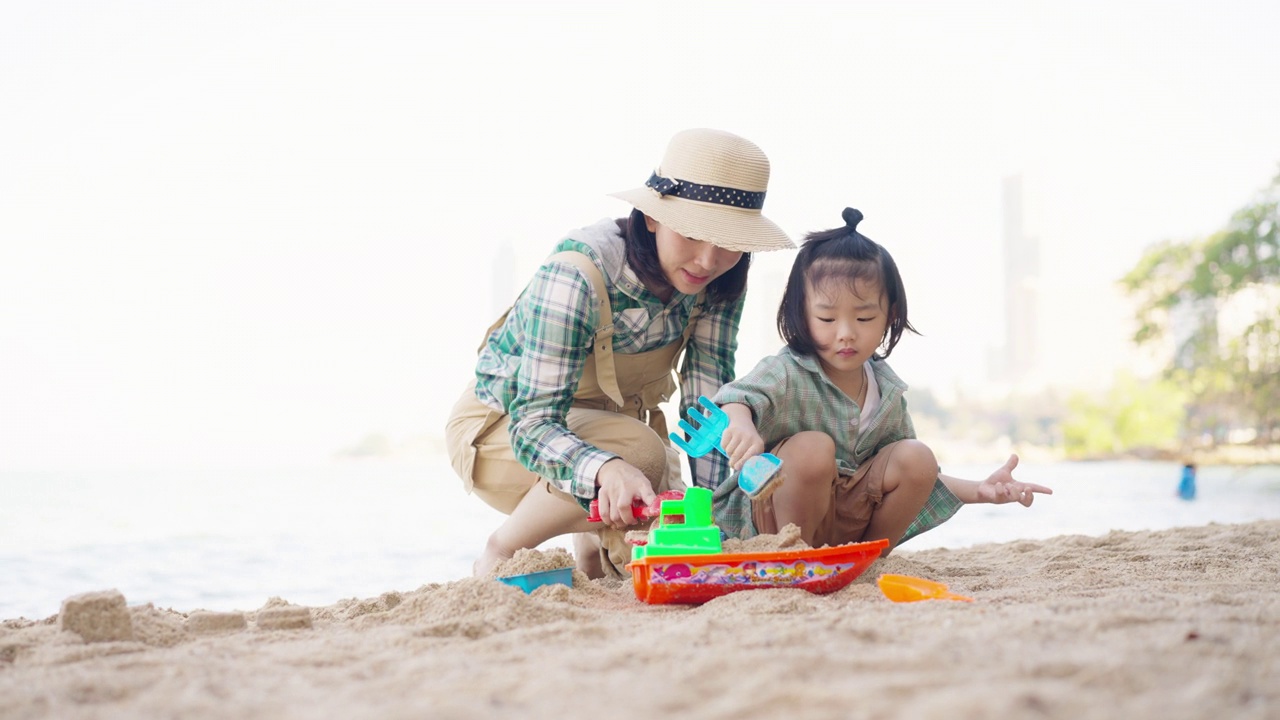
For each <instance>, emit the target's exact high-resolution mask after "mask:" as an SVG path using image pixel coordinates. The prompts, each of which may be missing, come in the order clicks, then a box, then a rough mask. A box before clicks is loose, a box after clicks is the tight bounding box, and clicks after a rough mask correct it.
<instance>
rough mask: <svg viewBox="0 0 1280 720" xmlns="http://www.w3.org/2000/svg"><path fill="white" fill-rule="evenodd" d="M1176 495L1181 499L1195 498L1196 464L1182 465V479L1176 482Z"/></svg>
mask: <svg viewBox="0 0 1280 720" xmlns="http://www.w3.org/2000/svg"><path fill="white" fill-rule="evenodd" d="M1178 497H1180V498H1182V499H1183V500H1195V499H1196V466H1195V465H1194V464H1192V463H1187V464H1186V465H1183V466H1182V481H1181V482H1179V483H1178Z"/></svg>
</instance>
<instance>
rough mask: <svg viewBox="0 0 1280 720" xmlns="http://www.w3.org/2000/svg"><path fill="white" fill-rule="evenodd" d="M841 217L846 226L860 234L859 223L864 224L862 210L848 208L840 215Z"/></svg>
mask: <svg viewBox="0 0 1280 720" xmlns="http://www.w3.org/2000/svg"><path fill="white" fill-rule="evenodd" d="M840 217H842V218H844V224H845V225H848V226H849V229H850V230H852V231H854V232H858V223H860V222H862V211H861V210H856V209H854V208H851V207H847V208H845V209H844V212H842V213H840Z"/></svg>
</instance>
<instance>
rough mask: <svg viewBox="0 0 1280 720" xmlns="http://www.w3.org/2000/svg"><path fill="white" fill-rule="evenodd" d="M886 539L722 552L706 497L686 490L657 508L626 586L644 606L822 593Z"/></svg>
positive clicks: (855, 571) (850, 574)
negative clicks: (756, 594) (738, 595)
mask: <svg viewBox="0 0 1280 720" xmlns="http://www.w3.org/2000/svg"><path fill="white" fill-rule="evenodd" d="M888 546H889V541H888V540H875V541H873V542H863V543H851V544H849V545H839V546H836V547H825V548H816V549H805V550H779V551H772V552H748V553H726V552H723V545H722V542H721V537H720V528H718V527H716V525H715V524H714V523H713V522H712V520H711V491H710V490H707V489H705V488H690V489H689V490H688V492H686V493H685V494H684V496H683V498H681V499H669V500H663V501H662V509H661V513H660V514H659V517H658V521H657V523H656V525H655V526H654V528H653V529H652V530H650V531H649V538H648V541H647V542H645V543H644V544H643V545H637V546H636V547H634V548H632V551H631V562H630V563H628V564H627V569H628V570H630V571H631V584H632V586H633V588H634V589H635V593H636V597H637V598H639V599H640V600H642V601H644V602H647V603H655V604H656V603H691V604H697V603H703V602H706V601H708V600H711V599H712V598H716V597H720V596H721V595H727V594H728V593H731V592H737V591H739V590H759V589H763V588H799V589H801V590H808V591H809V592H813V593H829V592H834V591H836V590H839V589H840V588H842V587H844V586H846V585H848V584H849V583H850V582H852V581H853V579H854V578H856V577H858V575H861V574H862V572H863V571H864V570H866V569H867V568H868V567H869V566H870V565H871V563H873V562H875V560H876V558H878V557H880V552H881V551H882V550H884V549H885V548H886V547H888Z"/></svg>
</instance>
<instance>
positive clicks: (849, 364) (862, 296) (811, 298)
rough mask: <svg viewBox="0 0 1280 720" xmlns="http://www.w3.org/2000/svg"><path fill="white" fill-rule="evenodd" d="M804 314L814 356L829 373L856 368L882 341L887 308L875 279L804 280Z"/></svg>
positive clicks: (885, 325)
mask: <svg viewBox="0 0 1280 720" xmlns="http://www.w3.org/2000/svg"><path fill="white" fill-rule="evenodd" d="M805 305H806V307H805V314H806V317H807V318H808V322H809V335H810V337H812V338H813V341H814V344H815V345H817V346H818V358H819V359H820V360H821V361H822V363H823V365H824V366H825V368H826V369H827V370H828V371H829V372H831V371H834V372H836V373H840V372H849V371H853V370H858V369H860V368H861V367H862V364H863V363H865V362H866V361H867V360H868V359H870V358H871V356H872V355H873V354H874V353H875V351H876V348H878V347H880V343H881V342H883V341H884V333H885V328H886V327H887V325H888V323H889V312H888V311H889V309H888V307H887V306H886V303H885V297H884V292H883V290H881V288H880V284H879V283H876V282H867V281H863V280H859V281H857V282H856V283H855V284H854V285H853V287H852V288H850V287H849V284H848V283H847V282H844V281H843V280H831V281H827V282H824V283H822V284H821V285H819V286H817V287H814V286H813V285H812V284H810V283H808V282H806V283H805Z"/></svg>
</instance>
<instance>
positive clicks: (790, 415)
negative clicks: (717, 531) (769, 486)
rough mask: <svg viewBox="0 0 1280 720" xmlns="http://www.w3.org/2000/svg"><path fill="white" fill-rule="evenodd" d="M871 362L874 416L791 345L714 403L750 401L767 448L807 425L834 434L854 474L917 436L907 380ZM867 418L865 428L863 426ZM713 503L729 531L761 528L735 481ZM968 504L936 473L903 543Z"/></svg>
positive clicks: (740, 533) (841, 462)
mask: <svg viewBox="0 0 1280 720" xmlns="http://www.w3.org/2000/svg"><path fill="white" fill-rule="evenodd" d="M870 362H871V371H872V374H874V375H875V378H876V387H877V388H879V390H880V405H879V407H877V408H876V410H875V412H874V413H873V414H872V416H871V417H870V418H863V417H862V413H861V410H860V409H859V408H858V404H857V403H855V402H853V401H852V400H850V399H849V396H848V395H845V394H844V391H842V390H840V389H839V388H837V387H836V386H835V384H834V383H832V382H831V380H830V379H829V378H827V375H826V373H824V372H823V371H822V366H821V365H820V364H819V362H818V359H817V358H814V357H811V356H807V355H799V354H797V353H795V352H793V351H792V350H791V348H790V347H784V348H782V350H780V351H779V352H778V354H777V355H772V356H770V357H766V358H764V359H762V360H761V361H760V362H759V364H757V365H756V367H755V369H753V370H752V371H751V372H749V373H747V374H746V375H744V376H743V377H741V378H738V379H737V380H734V381H733V382H731V383H729V384H727V385H725V386H724V387H722V388H720V392H718V393H716V396H715V398H714V402H715V403H716V404H717V405H726V404H728V403H741V404H743V405H746V406H748V407H750V408H751V414H752V416H753V417H754V418H755V424H756V430H757V431H758V432H759V433H760V437H762V438H763V439H764V444H765V447H767V448H770V447H773V446H774V445H776V444H777V443H779V442H781V441H782V440H785V439H786V438H789V437H791V436H792V435H795V434H796V433H798V432H801V431H804V430H820V431H822V432H824V433H826V434H827V435H829V436H830V437H831V439H833V440H835V443H836V465H838V466H839V468H840V472H841V474H852V473H853V472H854V470H856V469H857V467H858V466H859V465H860V464H862V463H863V462H865V461H867V460H868V459H870V458H871V456H873V455H875V454H876V453H877V452H879V451H880V449H881V448H883V447H884V446H885V445H888V444H889V443H893V442H897V441H898V440H904V439H908V438H914V437H915V436H916V430H915V426H914V425H912V423H911V415H910V414H909V413H908V412H907V399H906V397H905V396H904V394H903V393H905V392H906V390H907V384H906V383H904V382H903V381H902V380H901V378H899V377H898V376H897V374H895V373H894V372H893V370H892V369H891V368H890V367H889V363H887V362H885V361H884V360H881V359H878V358H877V359H873V360H871V361H870ZM864 422H865V423H867V427H866V431H865V432H862V433H859V429H860V426H861V424H862V423H864ZM714 503H715V516H716V524H718V525H719V526H720V528H721V529H722V530H724V531H725V532H726V533H728V534H729V535H730V536H732V537H741V538H747V537H750V536H752V535H755V534H756V529H755V527H754V524H753V523H752V521H751V499H750V498H748V497H747V496H746V494H745V493H743V492H742V490H740V489H738V486H737V483H736V482H734V481H732V480H730V479H728V478H727V477H725V478H723V479H722V481H721V483H720V485H719V487H718V488H717V489H716V493H715V499H714ZM963 504H964V503H962V502H961V501H960V500H959V499H958V498H957V497H956V496H955V495H953V494H952V493H951V491H950V490H948V489H947V486H946V485H943V484H942V481H941V480H936V481H935V482H934V485H933V492H932V493H931V494H930V495H929V499H928V501H927V502H926V503H925V506H924V509H923V510H921V511H920V514H919V515H917V516H916V519H915V520H914V521H913V522H912V523H911V526H910V527H908V528H907V531H906V533H905V534H904V535H903V537H902V540H901V541H900V542H905V541H906V540H907V539H909V538H912V537H914V536H916V535H919V534H920V533H922V532H925V531H926V530H931V529H933V528H935V527H937V526H939V525H941V524H942V523H944V522H946V521H947V520H949V519H950V518H951V516H952V515H955V514H956V511H957V510H959V509H960V506H961V505H963Z"/></svg>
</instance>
